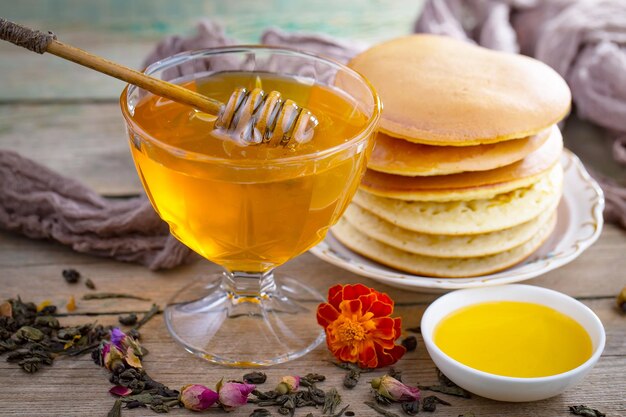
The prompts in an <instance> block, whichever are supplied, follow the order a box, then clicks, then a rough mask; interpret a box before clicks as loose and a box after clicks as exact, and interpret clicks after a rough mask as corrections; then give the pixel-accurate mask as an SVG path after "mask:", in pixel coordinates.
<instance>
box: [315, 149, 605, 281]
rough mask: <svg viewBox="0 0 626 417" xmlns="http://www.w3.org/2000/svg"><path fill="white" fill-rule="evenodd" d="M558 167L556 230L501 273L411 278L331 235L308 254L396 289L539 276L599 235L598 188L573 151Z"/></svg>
mask: <svg viewBox="0 0 626 417" xmlns="http://www.w3.org/2000/svg"><path fill="white" fill-rule="evenodd" d="M561 163H562V164H563V169H564V172H565V176H564V186H563V198H562V199H561V203H560V204H559V207H558V220H557V224H556V227H555V229H554V232H553V233H552V235H551V236H550V238H549V239H548V240H547V241H546V242H545V243H544V244H543V245H542V246H541V247H540V248H539V249H537V251H536V252H535V253H534V254H533V255H532V256H530V257H529V258H528V259H527V260H526V261H524V262H522V263H519V264H517V265H515V266H512V267H511V268H509V269H506V270H504V271H500V272H497V273H494V274H489V275H483V276H480V277H472V278H432V277H425V276H420V275H412V274H408V273H405V272H402V271H398V270H396V269H392V268H389V267H387V266H384V265H381V264H379V263H377V262H374V261H371V260H369V259H367V258H365V257H363V256H360V255H358V254H356V253H354V252H352V251H351V250H350V249H348V248H346V247H345V246H344V245H342V244H341V243H339V241H338V240H337V239H335V237H334V236H333V235H332V232H330V233H328V235H327V236H326V239H325V240H324V241H322V242H321V243H320V244H319V245H317V246H315V247H314V248H313V249H311V253H313V254H314V255H315V256H317V257H318V258H320V259H323V260H325V261H327V262H330V263H331V264H333V265H337V266H339V267H341V268H343V269H346V270H348V271H351V272H354V273H355V274H359V275H362V276H365V277H369V278H372V279H374V280H376V281H380V282H383V283H385V284H388V285H391V286H394V287H399V288H404V289H408V290H413V291H420V292H442V291H447V290H456V289H460V288H478V287H487V286H492V285H500V284H510V283H512V282H519V281H524V280H527V279H531V278H534V277H537V276H539V275H542V274H545V273H546V272H548V271H551V270H553V269H555V268H558V267H560V266H563V265H565V264H567V263H569V262H571V261H573V260H574V259H576V257H578V255H580V254H581V253H582V252H583V251H584V250H585V249H587V248H588V247H589V246H591V244H592V243H593V242H595V241H596V240H597V239H598V236H599V235H600V232H601V231H602V224H603V221H602V211H603V210H604V196H603V194H602V190H601V189H600V187H599V186H598V184H597V183H596V182H595V181H594V180H593V179H592V178H591V177H590V176H589V174H588V173H587V171H586V170H585V167H584V166H583V164H582V163H581V162H580V160H579V159H578V157H576V155H574V154H573V153H572V152H570V151H568V150H564V151H563V155H562V156H561Z"/></svg>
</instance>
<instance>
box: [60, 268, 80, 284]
mask: <svg viewBox="0 0 626 417" xmlns="http://www.w3.org/2000/svg"><path fill="white" fill-rule="evenodd" d="M61 275H63V278H64V279H65V282H67V283H68V284H76V283H77V282H78V280H79V279H80V272H78V271H77V270H75V269H71V268H70V269H64V270H63V272H61Z"/></svg>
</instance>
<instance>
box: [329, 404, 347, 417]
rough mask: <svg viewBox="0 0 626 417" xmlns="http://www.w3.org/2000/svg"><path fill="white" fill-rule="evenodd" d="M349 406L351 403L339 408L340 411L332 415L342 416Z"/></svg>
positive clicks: (334, 416)
mask: <svg viewBox="0 0 626 417" xmlns="http://www.w3.org/2000/svg"><path fill="white" fill-rule="evenodd" d="M348 407H350V404H348V405H346V406H345V407H344V408H342V409H341V410H339V412H338V413H337V414H333V415H332V416H331V417H341V416H343V413H345V412H346V411H347V410H348Z"/></svg>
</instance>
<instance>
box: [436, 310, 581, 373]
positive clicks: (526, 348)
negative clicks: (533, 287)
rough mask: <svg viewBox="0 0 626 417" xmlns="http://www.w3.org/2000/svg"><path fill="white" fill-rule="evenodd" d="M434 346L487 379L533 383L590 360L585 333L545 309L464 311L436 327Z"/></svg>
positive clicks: (561, 315)
mask: <svg viewBox="0 0 626 417" xmlns="http://www.w3.org/2000/svg"><path fill="white" fill-rule="evenodd" d="M433 336H434V337H433V341H434V343H435V344H436V345H437V346H438V347H439V348H440V349H441V350H442V351H443V352H444V353H445V354H446V355H448V356H449V357H451V358H452V359H454V360H456V361H458V362H460V363H462V364H464V365H467V366H469V367H471V368H474V369H477V370H479V371H484V372H488V373H491V374H496V375H502V376H508V377H517V378H535V377H545V376H550V375H556V374H560V373H563V372H567V371H569V370H572V369H574V368H576V367H578V366H579V365H581V364H583V363H584V362H585V361H587V360H588V359H589V358H590V357H591V355H592V342H591V338H590V337H589V334H588V333H587V331H586V330H585V329H584V328H583V327H582V326H581V325H580V324H579V323H578V322H577V321H575V320H574V319H572V318H571V317H569V316H567V315H565V314H563V313H560V312H558V311H556V310H554V309H552V308H550V307H546V306H544V305H540V304H535V303H529V302H516V301H498V302H483V303H478V304H474V305H470V306H467V307H463V308H461V309H459V310H456V311H454V312H452V313H450V314H449V315H448V316H446V317H444V318H443V319H442V320H441V321H440V322H439V323H438V324H437V326H436V327H435V329H434V334H433Z"/></svg>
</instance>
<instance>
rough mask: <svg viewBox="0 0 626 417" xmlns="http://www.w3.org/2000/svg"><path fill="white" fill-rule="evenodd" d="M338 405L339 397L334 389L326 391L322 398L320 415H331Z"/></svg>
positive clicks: (339, 402)
mask: <svg viewBox="0 0 626 417" xmlns="http://www.w3.org/2000/svg"><path fill="white" fill-rule="evenodd" d="M339 404H341V395H339V392H337V389H336V388H331V389H329V390H328V391H326V395H325V397H324V408H322V413H324V414H328V413H330V414H333V413H334V412H335V410H336V409H337V406H339Z"/></svg>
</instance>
